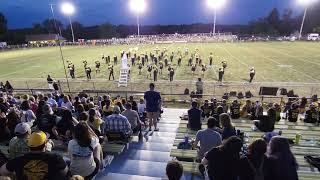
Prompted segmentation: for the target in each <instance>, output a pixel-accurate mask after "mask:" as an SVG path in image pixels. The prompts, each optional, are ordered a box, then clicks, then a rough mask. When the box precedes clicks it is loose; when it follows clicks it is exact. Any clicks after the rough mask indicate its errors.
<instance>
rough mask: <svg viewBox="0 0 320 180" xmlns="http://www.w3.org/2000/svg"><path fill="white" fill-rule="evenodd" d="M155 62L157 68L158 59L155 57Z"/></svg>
mask: <svg viewBox="0 0 320 180" xmlns="http://www.w3.org/2000/svg"><path fill="white" fill-rule="evenodd" d="M159 59H160V58H159ZM153 62H154V64H155V65H156V66H157V65H158V58H157V57H155V58H154V59H153Z"/></svg>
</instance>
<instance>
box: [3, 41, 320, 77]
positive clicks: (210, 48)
mask: <svg viewBox="0 0 320 180" xmlns="http://www.w3.org/2000/svg"><path fill="white" fill-rule="evenodd" d="M136 47H137V48H138V53H137V54H141V53H148V54H149V53H150V52H154V49H155V48H156V47H158V48H159V49H160V50H162V49H163V48H164V47H166V48H167V50H168V51H167V54H171V52H172V51H174V52H177V50H178V48H179V47H180V49H181V51H182V52H183V54H184V49H185V48H188V49H189V51H190V52H191V51H194V50H195V49H196V48H197V49H198V50H199V54H200V56H201V58H202V59H203V62H204V63H205V64H207V65H208V61H209V60H208V57H209V54H210V52H212V53H213V55H214V58H213V59H214V61H213V62H214V66H212V67H209V66H208V69H207V71H206V73H205V77H204V79H205V80H207V81H215V80H217V74H218V69H219V67H221V61H227V63H228V67H227V69H226V72H225V76H224V81H229V82H242V81H247V80H248V73H249V69H250V68H251V67H255V69H256V77H255V81H256V82H301V83H308V82H312V83H314V82H319V81H320V69H319V68H320V43H312V42H310V43H309V42H293V43H292V42H256V43H210V44H204V43H199V44H167V45H138V46H137V45H130V46H129V45H120V46H118V45H117V46H102V47H101V46H89V47H85V46H75V47H70V46H69V47H63V48H62V51H63V55H64V57H65V59H66V60H71V61H72V62H73V63H74V64H75V69H76V77H77V78H80V79H81V78H85V73H84V68H83V63H82V61H83V60H87V61H88V65H89V66H90V67H91V68H92V70H93V73H92V75H93V79H95V78H107V75H108V69H107V67H108V66H107V65H106V64H105V62H102V61H101V54H102V53H103V54H105V55H110V56H111V61H113V55H114V54H116V55H118V59H119V58H120V51H122V50H128V49H129V48H136ZM189 57H190V55H189V56H183V59H182V66H181V67H177V66H176V64H177V58H178V55H176V56H175V58H174V61H173V65H174V68H175V79H176V80H191V79H196V78H197V77H198V76H201V70H200V68H199V67H198V68H197V73H196V75H195V76H192V73H191V70H190V67H189V66H187V61H188V59H189ZM96 60H100V61H101V64H102V66H101V73H100V74H96V73H95V72H94V69H95V67H94V62H95V61H96ZM128 62H131V61H130V60H129V61H128ZM120 64H121V63H118V66H115V76H116V79H117V77H118V75H119V67H120ZM131 72H132V75H131V77H132V80H133V81H135V80H139V79H140V80H141V79H145V76H146V74H147V70H146V68H143V69H142V75H138V68H137V66H134V67H132V68H131ZM47 74H51V75H52V76H53V77H55V78H63V77H64V70H63V65H62V62H61V58H60V52H59V49H58V47H49V48H36V49H24V50H12V51H6V52H0V79H1V80H6V79H29V80H30V79H32V78H45V77H46V75H47ZM163 74H167V72H166V70H165V69H164V73H163ZM161 79H162V80H167V79H168V78H167V76H165V75H164V76H163V77H160V80H161Z"/></svg>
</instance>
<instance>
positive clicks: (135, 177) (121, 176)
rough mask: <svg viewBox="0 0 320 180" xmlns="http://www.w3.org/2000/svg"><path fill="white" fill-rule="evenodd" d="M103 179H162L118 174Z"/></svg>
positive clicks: (110, 174)
mask: <svg viewBox="0 0 320 180" xmlns="http://www.w3.org/2000/svg"><path fill="white" fill-rule="evenodd" d="M103 179H110V180H161V178H157V177H150V176H138V175H129V174H118V173H108V175H107V176H106V177H105V178H103Z"/></svg>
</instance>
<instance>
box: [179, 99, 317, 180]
mask: <svg viewBox="0 0 320 180" xmlns="http://www.w3.org/2000/svg"><path fill="white" fill-rule="evenodd" d="M264 108H267V112H266V114H265V113H264ZM318 108H319V105H318V104H317V102H313V101H311V102H308V101H307V99H306V98H302V99H289V100H288V102H286V103H283V104H282V105H279V104H277V103H274V104H271V103H270V104H265V105H264V104H262V103H261V102H259V101H256V102H251V101H250V100H246V102H245V103H244V104H243V105H241V103H240V102H238V101H237V100H234V101H233V102H231V103H230V104H228V103H227V100H222V101H217V100H216V99H214V98H213V99H211V100H210V101H209V100H204V102H203V104H201V103H200V102H198V100H197V99H194V100H193V101H192V102H191V108H190V109H189V110H188V115H187V117H188V129H190V130H195V131H198V132H197V133H196V137H195V139H194V140H191V142H189V139H188V138H185V141H184V142H181V143H180V144H179V145H178V148H179V149H197V151H198V157H197V161H198V162H201V165H200V167H199V169H200V171H201V172H202V173H203V174H204V176H205V175H206V173H207V175H208V177H209V179H215V180H216V179H217V180H220V179H221V180H223V179H234V180H236V179H246V180H247V179H277V180H278V179H279V180H280V179H286V180H296V179H298V176H297V169H298V165H297V162H296V160H295V158H294V156H293V154H292V152H291V150H290V146H289V140H288V139H287V138H285V137H282V136H280V135H281V132H277V133H275V132H274V125H275V123H276V122H277V121H279V120H280V119H281V118H283V119H285V120H288V121H290V122H297V121H298V120H303V121H304V122H305V123H315V124H316V123H319V110H318ZM239 118H247V119H250V120H252V121H253V126H252V130H254V131H256V130H260V131H262V132H265V133H266V134H272V136H271V137H266V136H264V137H263V139H258V140H255V141H253V142H252V143H251V144H250V145H249V146H248V148H247V146H244V144H243V143H244V142H245V140H244V138H243V136H244V135H243V132H241V131H240V130H236V127H235V126H234V125H233V123H232V119H239ZM204 119H205V121H204V122H206V123H207V128H206V129H203V128H202V122H203V120H204ZM187 133H188V132H187ZM186 137H188V135H187V134H186ZM186 144H192V146H188V145H186ZM244 147H246V148H244ZM267 149H268V150H267ZM183 160H185V159H183ZM187 161H188V160H187ZM205 167H206V168H205ZM205 172H206V173H205Z"/></svg>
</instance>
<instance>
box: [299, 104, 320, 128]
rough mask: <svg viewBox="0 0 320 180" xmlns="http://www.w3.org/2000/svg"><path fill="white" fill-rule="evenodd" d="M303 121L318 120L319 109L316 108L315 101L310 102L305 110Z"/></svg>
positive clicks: (313, 121) (315, 121) (314, 121)
mask: <svg viewBox="0 0 320 180" xmlns="http://www.w3.org/2000/svg"><path fill="white" fill-rule="evenodd" d="M303 121H304V122H305V123H317V122H319V111H318V110H317V109H316V105H315V103H311V104H310V107H309V109H308V110H307V111H306V115H305V118H304V120H303Z"/></svg>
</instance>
